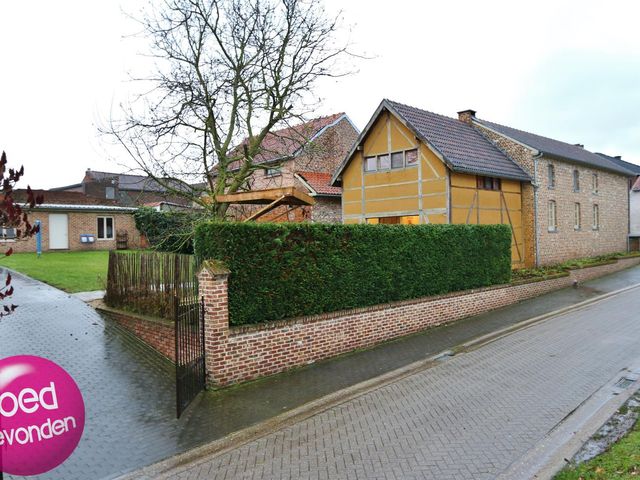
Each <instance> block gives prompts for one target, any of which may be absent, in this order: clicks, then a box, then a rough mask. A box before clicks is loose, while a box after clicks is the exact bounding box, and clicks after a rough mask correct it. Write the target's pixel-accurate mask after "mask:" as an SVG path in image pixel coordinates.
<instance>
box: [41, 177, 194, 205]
mask: <svg viewBox="0 0 640 480" xmlns="http://www.w3.org/2000/svg"><path fill="white" fill-rule="evenodd" d="M168 181H169V180H168ZM173 183H174V186H175V189H180V188H183V187H182V185H180V184H179V183H177V182H173ZM50 191H54V192H80V193H83V194H85V195H86V196H87V197H92V198H100V199H105V200H113V201H115V202H116V203H117V204H118V205H120V206H122V207H139V206H143V205H144V204H147V203H156V202H170V203H173V204H179V205H188V204H189V201H188V200H186V199H185V198H183V197H181V196H179V195H175V194H172V193H171V192H168V191H167V189H166V188H165V187H164V186H163V185H161V184H160V183H158V182H157V181H156V180H154V179H153V178H151V177H148V176H144V175H129V174H125V173H113V172H99V171H95V170H91V169H88V170H87V171H86V172H85V175H84V178H83V179H82V181H81V182H80V183H75V184H73V185H66V186H63V187H57V188H52V189H50Z"/></svg>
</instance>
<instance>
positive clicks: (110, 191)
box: [104, 187, 116, 200]
mask: <svg viewBox="0 0 640 480" xmlns="http://www.w3.org/2000/svg"><path fill="white" fill-rule="evenodd" d="M104 196H105V198H108V199H109V200H113V199H114V198H116V189H115V187H105V189H104Z"/></svg>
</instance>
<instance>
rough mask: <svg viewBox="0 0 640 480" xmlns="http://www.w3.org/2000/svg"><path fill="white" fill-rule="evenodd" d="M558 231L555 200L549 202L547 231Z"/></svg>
mask: <svg viewBox="0 0 640 480" xmlns="http://www.w3.org/2000/svg"><path fill="white" fill-rule="evenodd" d="M556 230H558V210H557V209H556V202H555V200H550V201H549V231H550V232H555V231H556Z"/></svg>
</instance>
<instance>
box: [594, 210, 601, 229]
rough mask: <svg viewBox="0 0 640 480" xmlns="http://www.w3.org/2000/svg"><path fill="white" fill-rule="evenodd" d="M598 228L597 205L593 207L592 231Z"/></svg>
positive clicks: (598, 215) (598, 212)
mask: <svg viewBox="0 0 640 480" xmlns="http://www.w3.org/2000/svg"><path fill="white" fill-rule="evenodd" d="M599 228H600V207H598V204H595V205H594V206H593V229H594V230H598V229H599Z"/></svg>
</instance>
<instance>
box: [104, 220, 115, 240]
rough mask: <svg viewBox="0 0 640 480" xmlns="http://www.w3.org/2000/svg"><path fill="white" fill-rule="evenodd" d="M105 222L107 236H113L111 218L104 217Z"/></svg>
mask: <svg viewBox="0 0 640 480" xmlns="http://www.w3.org/2000/svg"><path fill="white" fill-rule="evenodd" d="M105 221H106V222H107V238H113V218H111V217H108V218H105Z"/></svg>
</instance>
